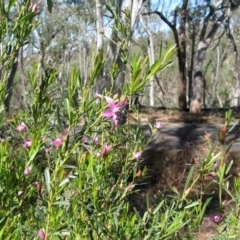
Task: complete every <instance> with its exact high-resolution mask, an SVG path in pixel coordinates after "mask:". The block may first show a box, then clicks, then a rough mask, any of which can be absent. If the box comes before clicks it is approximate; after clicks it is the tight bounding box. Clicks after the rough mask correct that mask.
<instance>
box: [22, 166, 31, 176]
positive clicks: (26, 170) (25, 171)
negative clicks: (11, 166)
mask: <svg viewBox="0 0 240 240" xmlns="http://www.w3.org/2000/svg"><path fill="white" fill-rule="evenodd" d="M30 171H31V170H30V168H29V167H26V168H25V170H24V172H23V173H24V175H26V176H27V175H29V173H30Z"/></svg>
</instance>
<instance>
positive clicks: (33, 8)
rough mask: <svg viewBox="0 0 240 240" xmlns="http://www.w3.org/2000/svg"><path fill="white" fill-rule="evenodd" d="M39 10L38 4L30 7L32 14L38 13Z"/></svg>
mask: <svg viewBox="0 0 240 240" xmlns="http://www.w3.org/2000/svg"><path fill="white" fill-rule="evenodd" d="M39 10H40V6H39V5H38V4H36V3H35V4H34V5H32V6H31V11H32V12H38V11H39Z"/></svg>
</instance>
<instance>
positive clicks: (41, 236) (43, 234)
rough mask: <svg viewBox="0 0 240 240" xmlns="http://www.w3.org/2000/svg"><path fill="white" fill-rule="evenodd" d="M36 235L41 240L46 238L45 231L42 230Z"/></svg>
mask: <svg viewBox="0 0 240 240" xmlns="http://www.w3.org/2000/svg"><path fill="white" fill-rule="evenodd" d="M38 235H39V237H40V238H41V239H45V237H46V234H45V231H44V230H43V229H40V230H39V232H38Z"/></svg>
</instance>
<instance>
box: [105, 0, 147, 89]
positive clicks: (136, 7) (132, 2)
mask: <svg viewBox="0 0 240 240" xmlns="http://www.w3.org/2000/svg"><path fill="white" fill-rule="evenodd" d="M123 3H124V4H125V8H126V9H128V10H129V11H130V16H131V20H130V26H129V27H130V39H129V42H128V44H127V46H128V52H129V49H130V47H131V37H132V34H133V31H134V27H135V24H136V21H137V18H138V16H139V11H140V9H141V7H142V3H143V1H142V0H127V1H123V0H121V1H116V13H117V15H118V17H119V18H121V9H122V5H123ZM114 21H115V23H114V25H116V24H117V20H116V19H115V20H114ZM116 43H118V46H117V45H116ZM123 51H124V50H123V48H122V43H121V42H118V37H117V34H116V32H115V30H114V29H113V31H112V36H111V41H109V45H108V57H107V59H108V61H107V63H106V65H105V69H104V80H105V82H104V84H103V85H102V88H104V87H106V88H107V89H108V90H110V89H111V87H112V86H111V79H110V76H109V69H110V68H111V66H112V64H113V63H114V62H115V63H116V64H117V66H118V68H119V74H118V76H117V77H116V79H114V80H115V82H114V86H113V91H114V92H120V91H121V89H122V87H123V85H124V82H125V72H126V65H125V63H124V62H123V60H122V58H121V55H122V53H123Z"/></svg>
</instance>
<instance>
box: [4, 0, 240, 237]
mask: <svg viewBox="0 0 240 240" xmlns="http://www.w3.org/2000/svg"><path fill="white" fill-rule="evenodd" d="M11 3H12V4H9V6H8V9H5V8H7V6H6V5H5V4H3V5H1V10H2V12H3V13H4V14H5V15H6V13H7V12H8V13H9V12H11V11H12V9H11V8H13V7H14V4H13V3H16V4H17V2H16V1H14V0H12V1H11ZM1 4H2V3H1ZM5 10H6V11H5ZM39 11H40V8H39V6H38V5H36V4H34V5H30V1H26V4H25V5H24V4H23V5H19V12H18V13H16V14H19V16H20V17H19V16H18V15H17V17H16V19H17V20H16V25H15V26H13V30H14V31H20V33H18V34H16V36H21V37H22V38H24V39H25V38H27V37H28V36H29V34H30V33H31V32H32V31H33V30H34V27H35V26H36V25H37V22H34V17H35V16H36V15H37V13H38V12H39ZM13 12H14V11H13ZM22 14H26V16H22ZM3 16H4V15H3ZM5 17H7V16H5ZM6 19H7V18H6ZM124 26H125V25H124V24H122V27H121V28H122V31H124ZM3 27H4V26H3ZM9 27H10V26H9ZM3 32H4V31H3ZM5 32H7V31H5ZM103 33H104V31H103ZM0 37H2V38H4V37H6V36H0ZM119 37H120V36H119ZM1 40H2V39H1ZM15 40H16V41H15V42H16V47H15V48H14V49H13V56H15V54H16V53H17V52H18V50H19V47H21V46H22V45H23V41H22V40H23V39H21V41H20V40H19V39H15ZM175 51H176V50H175V47H174V46H173V45H171V44H170V45H169V47H168V48H167V49H166V51H165V55H164V56H163V58H162V59H163V60H161V58H160V59H158V60H157V61H156V62H155V63H154V64H153V65H152V66H151V67H150V68H149V67H148V59H147V58H146V59H143V58H139V59H137V58H136V56H134V57H133V59H132V61H130V60H126V61H127V62H126V64H128V67H129V68H128V69H131V74H129V79H128V83H127V84H126V86H124V90H123V91H122V95H121V96H119V95H114V94H113V93H112V92H111V91H109V92H106V94H105V95H104V96H103V95H100V94H97V95H96V96H94V94H93V92H92V91H91V90H92V89H93V86H94V81H95V79H96V77H97V75H98V73H99V72H100V70H101V68H102V67H103V65H104V62H103V61H101V60H100V57H99V56H97V57H96V61H95V64H94V69H93V70H92V75H91V76H90V77H89V81H88V83H87V86H86V87H84V88H83V87H82V86H81V79H80V74H79V72H78V71H77V70H76V69H73V70H72V75H71V77H69V78H67V79H66V81H67V84H68V89H66V92H64V94H63V98H62V99H59V100H56V98H55V94H56V93H57V89H58V86H57V85H58V84H57V83H56V79H57V77H58V70H57V69H54V70H52V71H51V73H48V74H47V73H46V72H45V74H43V76H42V78H43V79H42V81H43V83H44V84H43V85H42V86H41V88H38V84H39V80H38V74H37V69H38V67H39V66H38V65H33V66H31V68H29V69H30V70H29V72H28V76H29V85H30V86H29V95H28V96H27V98H28V99H27V102H28V106H27V108H26V109H21V110H19V111H18V112H17V113H16V114H15V115H14V116H13V121H12V122H11V123H8V122H7V121H5V119H6V117H5V118H4V117H3V118H2V121H1V123H2V127H4V128H6V129H7V132H8V133H7V136H6V138H5V139H4V140H3V141H1V142H0V166H1V167H0V239H37V238H40V239H134V240H135V239H179V235H178V232H179V230H180V229H182V228H183V227H184V226H185V227H188V228H189V229H191V227H192V228H197V227H198V226H200V224H201V221H202V219H203V216H204V212H205V209H206V207H207V205H208V203H209V202H210V200H211V199H210V198H208V199H207V201H205V202H204V200H203V198H202V197H203V195H202V193H204V191H205V189H204V186H203V185H200V187H201V195H200V196H199V199H198V200H197V201H193V200H191V199H189V198H188V195H189V193H190V192H191V190H192V189H193V188H194V186H195V184H196V183H197V182H200V183H202V182H203V180H204V178H205V176H206V174H207V173H208V172H209V171H211V170H212V169H214V171H216V174H217V176H218V184H219V205H220V208H219V215H216V216H213V217H210V218H209V220H211V221H213V222H215V223H218V224H219V227H220V228H221V227H222V226H221V224H225V222H224V221H225V220H226V221H231V222H233V223H235V224H238V225H239V223H238V218H237V216H236V215H235V213H234V212H232V213H231V214H229V215H227V214H226V212H225V206H226V203H225V202H224V201H222V194H221V193H222V189H224V190H225V191H227V192H228V193H229V195H231V193H230V191H229V189H228V187H227V181H225V178H224V177H225V176H226V175H227V174H228V172H229V169H230V167H231V164H230V165H229V166H228V167H227V166H226V165H225V163H224V156H225V152H224V144H225V138H226V136H227V133H228V127H229V126H228V125H229V122H230V114H229V113H228V114H227V115H226V124H225V126H224V128H222V129H221V130H219V134H218V136H219V141H220V143H221V145H222V149H223V150H222V152H221V153H217V154H214V151H213V150H214V149H213V148H212V146H211V145H210V147H211V148H210V150H209V155H208V156H207V158H206V159H204V160H203V162H202V165H201V166H200V167H199V169H198V173H199V174H198V175H197V177H195V178H194V177H193V172H194V169H193V168H191V169H190V171H189V175H188V178H187V181H186V184H185V186H184V189H183V191H182V192H178V191H176V196H175V197H171V198H170V199H169V198H167V197H164V198H162V199H161V200H160V201H159V203H158V204H157V206H156V207H155V208H152V207H150V204H149V199H148V198H147V199H146V212H145V213H143V214H142V215H141V214H140V213H139V212H138V210H137V209H131V208H130V202H129V196H131V195H132V194H135V193H136V192H137V191H138V189H139V182H141V181H140V180H141V179H144V178H143V177H144V176H145V174H146V171H147V170H146V169H145V168H142V167H141V164H140V163H141V162H142V161H143V159H144V154H143V152H144V149H145V148H146V147H147V143H146V144H143V142H144V141H143V140H144V136H143V132H142V130H141V127H140V126H139V125H131V124H130V123H129V122H128V112H129V109H127V99H128V98H130V97H131V96H133V95H135V94H137V93H139V92H140V91H142V89H143V87H144V85H145V84H147V83H148V81H149V79H150V78H151V76H153V75H154V74H156V73H157V72H158V71H161V70H163V69H164V67H165V66H167V65H168V64H169V61H170V59H171V58H172V56H173V55H174V54H175ZM13 56H10V57H9V59H8V60H9V61H8V64H9V66H10V65H11V64H13V59H14V58H13ZM11 57H12V58H11ZM159 57H161V56H159ZM0 61H1V64H2V63H4V60H3V58H0ZM111 71H112V72H111V73H112V74H113V76H115V75H116V74H117V73H116V72H115V73H114V69H112V70H111ZM115 71H117V70H116V69H115ZM8 74H9V72H8V71H7V70H6V73H5V75H4V76H3V80H2V81H1V86H0V89H4V87H5V84H6V79H7V76H8ZM140 76H141V77H140ZM1 93H2V92H1ZM76 95H79V98H78V99H79V101H78V102H77V103H75V102H74V101H73V99H74V96H76ZM113 95H114V96H113ZM5 97H6V96H5V95H4V94H2V95H1V96H0V101H1V104H3V101H4V99H5ZM56 109H57V110H56ZM131 110H132V109H131ZM60 111H61V112H62V115H61V114H60V113H59V112H60ZM2 115H3V116H4V114H2ZM2 115H1V116H2ZM66 122H67V124H65V123H66ZM150 127H151V126H150ZM162 128H163V125H162V124H161V123H157V124H156V126H155V127H154V128H153V127H151V128H150V130H151V131H152V133H153V134H154V133H155V132H156V131H159V130H161V129H162ZM207 140H208V141H209V142H211V141H210V136H208V137H207ZM217 165H218V166H217ZM235 189H236V192H237V196H238V197H236V199H235V200H236V202H237V204H238V207H239V199H240V197H239V196H240V183H239V181H236V182H235ZM233 199H234V198H233ZM130 209H131V210H130ZM223 227H224V225H223ZM232 232H233V234H234V230H233V231H232Z"/></svg>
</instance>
